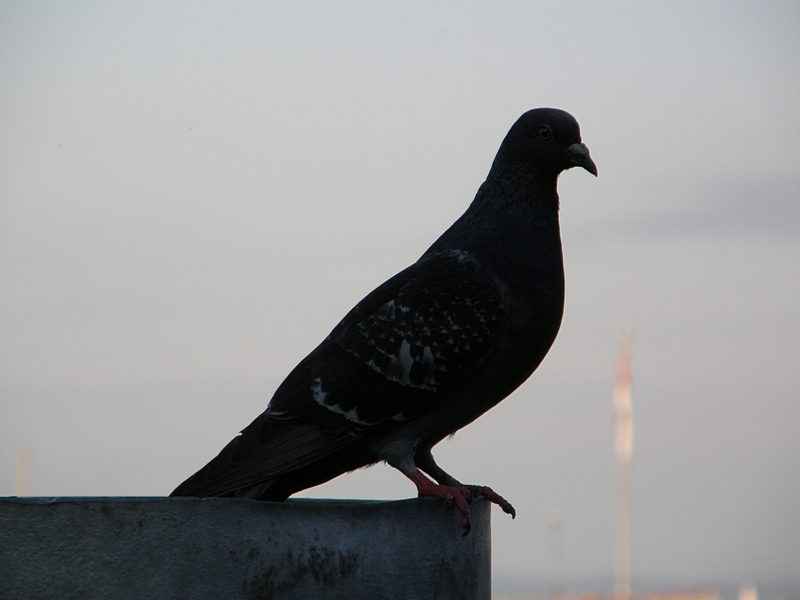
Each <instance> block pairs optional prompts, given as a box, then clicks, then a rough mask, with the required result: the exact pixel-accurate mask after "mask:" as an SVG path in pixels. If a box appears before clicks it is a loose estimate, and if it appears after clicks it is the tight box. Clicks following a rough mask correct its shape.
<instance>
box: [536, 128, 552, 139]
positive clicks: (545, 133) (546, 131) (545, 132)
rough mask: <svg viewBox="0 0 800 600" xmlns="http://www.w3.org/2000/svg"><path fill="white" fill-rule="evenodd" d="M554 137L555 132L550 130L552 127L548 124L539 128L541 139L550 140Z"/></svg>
mask: <svg viewBox="0 0 800 600" xmlns="http://www.w3.org/2000/svg"><path fill="white" fill-rule="evenodd" d="M552 137H553V132H552V131H550V128H549V127H548V126H547V125H545V126H544V127H542V128H540V129H539V139H541V140H544V141H545V142H546V141H548V140H550V138H552Z"/></svg>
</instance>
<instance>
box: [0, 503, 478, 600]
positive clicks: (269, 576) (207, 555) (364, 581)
mask: <svg viewBox="0 0 800 600" xmlns="http://www.w3.org/2000/svg"><path fill="white" fill-rule="evenodd" d="M471 511H472V532H471V533H470V534H469V535H468V536H466V537H462V535H461V534H462V530H461V528H460V527H459V516H458V512H457V511H456V510H455V509H452V510H450V511H449V512H447V511H445V509H444V505H443V503H442V502H441V501H438V500H435V499H424V500H419V499H413V500H401V501H397V502H377V501H375V502H372V501H341V500H336V501H332V500H310V499H302V500H289V501H287V502H284V503H272V502H255V501H252V500H235V499H227V498H204V499H200V498H13V497H12V498H0V598H2V599H3V600H16V599H20V600H21V599H25V600H29V599H31V598H36V599H42V600H45V599H50V598H52V599H56V598H57V599H59V600H63V599H67V598H75V599H81V600H83V599H92V598H114V599H126V598H136V599H147V600H159V599H162V598H164V599H167V598H169V599H172V598H187V599H188V598H203V599H205V598H214V599H227V598H231V599H238V598H241V599H248V600H262V599H263V600H266V599H280V598H293V599H294V598H303V599H306V598H326V599H336V598H346V599H347V600H359V599H361V598H369V599H370V600H378V599H384V598H386V599H394V598H397V599H401V598H402V599H416V598H431V599H433V598H436V599H441V600H447V599H450V598H453V599H455V598H458V599H463V598H469V599H488V598H490V596H491V587H490V586H491V583H490V570H491V567H490V560H491V556H490V554H491V541H490V538H491V531H490V505H489V503H488V502H485V501H484V500H482V499H479V500H476V501H474V502H473V503H472V506H471Z"/></svg>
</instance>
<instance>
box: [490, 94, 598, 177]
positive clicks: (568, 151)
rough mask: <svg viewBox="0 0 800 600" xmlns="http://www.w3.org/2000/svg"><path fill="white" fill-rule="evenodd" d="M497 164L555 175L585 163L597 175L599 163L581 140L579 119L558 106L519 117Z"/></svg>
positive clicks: (504, 143)
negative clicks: (595, 161)
mask: <svg viewBox="0 0 800 600" xmlns="http://www.w3.org/2000/svg"><path fill="white" fill-rule="evenodd" d="M495 165H496V166H501V165H502V166H513V167H514V168H518V167H520V166H522V167H527V169H530V170H533V171H536V172H538V173H540V174H542V175H550V176H554V177H557V176H558V174H559V173H561V171H564V170H566V169H571V168H572V167H583V168H584V169H586V170H587V171H589V173H591V174H592V175H594V176H595V177H596V176H597V166H596V165H595V164H594V161H592V159H591V157H590V156H589V149H588V148H587V147H586V145H585V144H583V143H582V142H581V129H580V126H579V125H578V122H577V121H576V120H575V117H573V116H572V115H571V114H569V113H568V112H565V111H563V110H559V109H557V108H534V109H533V110H529V111H528V112H526V113H525V114H523V115H522V116H521V117H520V118H519V119H517V122H516V123H514V125H513V126H512V127H511V129H510V130H509V132H508V134H507V135H506V137H505V139H504V140H503V143H502V144H501V146H500V150H498V152H497V158H496V159H495ZM493 168H494V167H493Z"/></svg>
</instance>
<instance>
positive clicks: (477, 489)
mask: <svg viewBox="0 0 800 600" xmlns="http://www.w3.org/2000/svg"><path fill="white" fill-rule="evenodd" d="M466 487H467V489H468V490H469V491H470V492H471V493H472V495H473V496H483V497H484V498H486V499H487V500H488V501H489V502H491V503H492V504H497V506H499V507H500V509H501V510H502V511H503V512H504V513H506V514H507V515H511V518H512V519H516V518H517V511H516V510H515V509H514V507H513V506H511V503H510V502H509V501H508V500H506V499H505V498H503V497H502V496H501V495H500V494H498V493H497V492H495V491H494V490H493V489H492V488H490V487H486V486H483V485H469V486H466Z"/></svg>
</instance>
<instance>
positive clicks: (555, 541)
mask: <svg viewBox="0 0 800 600" xmlns="http://www.w3.org/2000/svg"><path fill="white" fill-rule="evenodd" d="M547 525H548V527H549V528H550V598H551V599H552V600H558V599H563V598H564V597H565V596H566V587H567V585H566V584H567V574H566V556H565V551H564V550H565V548H564V516H563V515H562V514H561V513H560V512H558V511H553V512H551V513H550V514H549V515H548V517H547Z"/></svg>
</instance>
